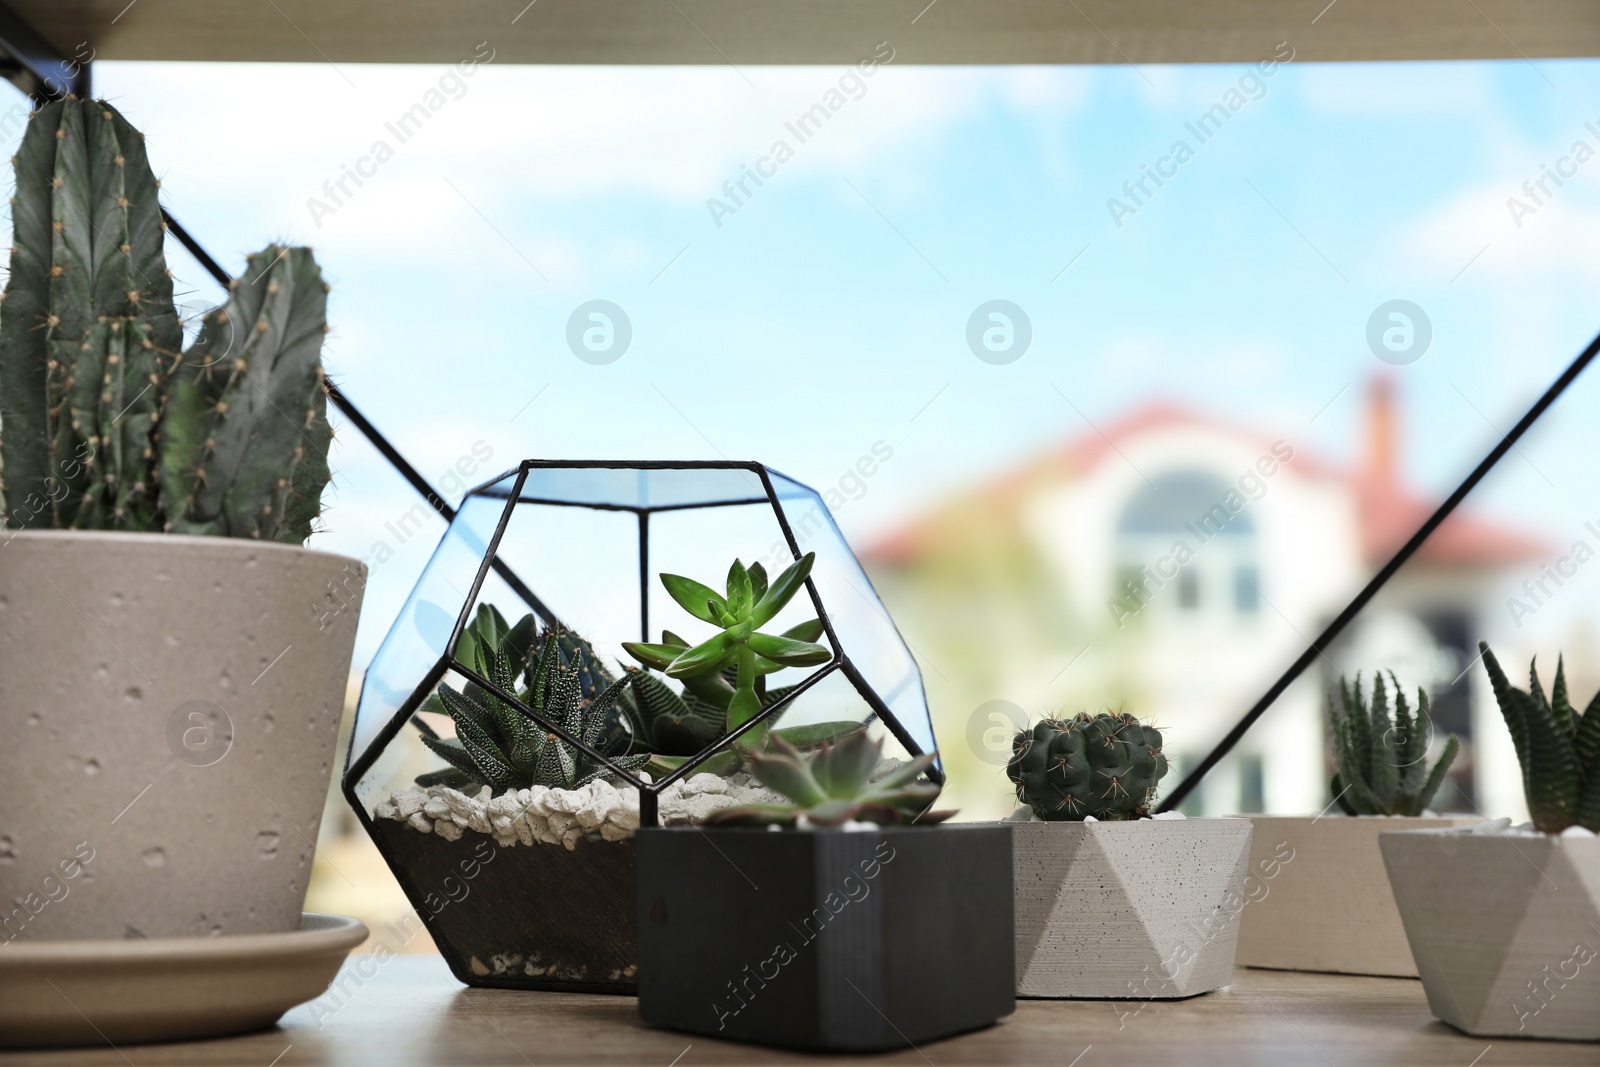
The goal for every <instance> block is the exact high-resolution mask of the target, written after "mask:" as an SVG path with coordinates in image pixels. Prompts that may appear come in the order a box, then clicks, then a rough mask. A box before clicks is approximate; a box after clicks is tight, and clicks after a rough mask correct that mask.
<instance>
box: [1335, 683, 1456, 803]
mask: <svg viewBox="0 0 1600 1067" xmlns="http://www.w3.org/2000/svg"><path fill="white" fill-rule="evenodd" d="M1389 680H1390V682H1392V683H1393V684H1394V712H1393V714H1392V716H1391V714H1390V710H1389V693H1388V689H1387V687H1386V686H1385V685H1384V684H1383V672H1382V671H1379V672H1377V673H1376V674H1375V675H1373V679H1372V702H1371V703H1370V704H1369V703H1368V702H1367V700H1366V698H1365V696H1364V695H1363V694H1362V692H1361V676H1360V675H1359V674H1358V675H1356V681H1355V685H1354V686H1352V685H1350V684H1349V683H1348V682H1346V681H1345V680H1344V679H1343V678H1341V679H1339V701H1340V702H1339V704H1337V705H1336V704H1334V702H1333V694H1332V693H1330V694H1328V716H1329V725H1330V732H1331V733H1332V734H1333V762H1334V765H1335V766H1337V767H1338V772H1337V773H1336V774H1334V776H1333V786H1332V789H1333V796H1334V799H1335V800H1336V801H1338V803H1339V807H1340V809H1342V810H1343V811H1344V813H1345V814H1346V815H1421V814H1422V813H1423V811H1425V810H1426V809H1427V807H1428V805H1429V804H1430V803H1431V802H1432V801H1433V795H1434V794H1435V793H1437V792H1438V791H1439V786H1441V785H1443V784H1444V776H1445V774H1446V773H1447V772H1448V771H1449V770H1450V764H1451V763H1453V762H1454V761H1455V758H1456V753H1457V752H1459V751H1460V750H1461V742H1460V741H1458V740H1457V739H1456V738H1455V736H1454V735H1451V736H1450V737H1449V738H1447V739H1446V740H1445V743H1444V751H1443V752H1441V753H1440V754H1439V759H1438V761H1437V762H1435V763H1434V765H1433V770H1432V771H1429V770H1428V741H1429V736H1428V735H1429V731H1428V730H1426V729H1424V726H1423V724H1424V723H1426V722H1428V721H1429V719H1428V694H1427V691H1426V690H1424V689H1420V688H1419V689H1418V690H1417V713H1416V715H1415V716H1414V717H1413V716H1412V714H1411V707H1410V705H1409V704H1407V703H1406V695H1405V692H1404V691H1403V690H1402V689H1401V688H1400V680H1399V679H1398V678H1396V677H1395V676H1394V672H1392V671H1391V672H1390V673H1389Z"/></svg>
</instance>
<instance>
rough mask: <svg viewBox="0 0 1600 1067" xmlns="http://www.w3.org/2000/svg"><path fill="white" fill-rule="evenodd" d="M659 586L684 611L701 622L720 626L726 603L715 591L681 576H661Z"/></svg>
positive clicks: (726, 607) (726, 606)
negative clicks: (664, 589)
mask: <svg viewBox="0 0 1600 1067" xmlns="http://www.w3.org/2000/svg"><path fill="white" fill-rule="evenodd" d="M661 584H662V585H663V586H665V587H666V589H667V595H668V596H670V597H672V599H673V600H676V601H677V602H678V606H679V607H681V608H682V609H683V610H684V611H687V612H688V613H689V614H690V615H693V616H694V617H695V618H697V619H699V620H700V621H701V622H709V623H711V624H712V625H713V626H720V625H721V622H720V618H721V616H722V614H723V613H724V612H726V611H727V610H728V602H727V601H726V600H724V599H722V597H720V596H718V595H717V592H716V590H714V589H712V588H711V587H710V586H707V585H701V584H700V583H699V582H697V581H695V580H694V579H693V578H685V577H683V575H681V574H663V575H662V576H661Z"/></svg>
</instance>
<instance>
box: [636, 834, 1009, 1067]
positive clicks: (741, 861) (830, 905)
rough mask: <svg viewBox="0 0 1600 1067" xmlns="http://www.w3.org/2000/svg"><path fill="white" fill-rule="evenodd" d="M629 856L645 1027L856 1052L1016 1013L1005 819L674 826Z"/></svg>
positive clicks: (644, 840) (641, 842)
mask: <svg viewBox="0 0 1600 1067" xmlns="http://www.w3.org/2000/svg"><path fill="white" fill-rule="evenodd" d="M635 847H636V850H637V851H636V870H637V873H638V936H639V976H638V981H639V1015H640V1017H641V1018H643V1020H644V1021H645V1022H646V1023H649V1024H650V1025H652V1026H661V1027H666V1028H668V1029H673V1030H683V1031H687V1032H689V1033H694V1034H707V1035H710V1036H713V1037H721V1038H727V1039H730V1040H734V1041H749V1042H753V1043H756V1044H762V1045H776V1046H779V1047H782V1048H792V1049H803V1050H807V1051H827V1052H868V1051H879V1050H886V1049H894V1048H903V1047H905V1046H908V1045H920V1044H923V1043H924V1042H927V1041H932V1040H935V1039H937V1038H941V1037H948V1036H950V1035H952V1034H958V1033H961V1032H963V1031H966V1030H973V1029H977V1028H978V1027H982V1026H988V1025H990V1024H991V1023H993V1022H995V1021H996V1020H997V1019H999V1018H1000V1017H1001V1016H1004V1015H1009V1014H1010V1013H1011V1012H1012V1011H1013V1010H1014V1009H1015V1007H1016V1000H1015V992H1016V969H1015V962H1014V958H1015V956H1014V954H1015V931H1014V930H1013V927H1012V901H1013V896H1012V870H1011V828H1010V827H1009V826H1006V825H1004V824H988V825H983V824H974V825H970V826H966V825H958V826H927V827H922V826H908V827H886V828H882V829H878V830H873V831H860V832H843V831H838V830H828V831H795V830H784V831H769V830H765V829H749V828H734V827H711V828H698V827H674V828H668V829H647V830H641V831H640V832H639V836H638V838H637V840H636V844H635Z"/></svg>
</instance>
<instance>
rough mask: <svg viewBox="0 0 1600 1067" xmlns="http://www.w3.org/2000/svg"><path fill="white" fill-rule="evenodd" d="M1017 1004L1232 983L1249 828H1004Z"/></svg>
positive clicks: (1178, 992) (1143, 823)
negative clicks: (1009, 857)
mask: <svg viewBox="0 0 1600 1067" xmlns="http://www.w3.org/2000/svg"><path fill="white" fill-rule="evenodd" d="M1012 835H1013V836H1012V854H1013V856H1014V860H1013V863H1014V881H1015V886H1016V894H1017V898H1016V901H1017V902H1016V930H1017V952H1016V956H1017V995H1018V996H1023V997H1105V998H1108V999H1114V1000H1124V999H1134V998H1168V999H1170V998H1176V997H1189V996H1194V995H1195V994H1197V993H1207V992H1210V991H1211V990H1213V989H1217V988H1219V987H1221V986H1224V985H1227V984H1228V982H1230V981H1231V980H1232V978H1233V959H1234V946H1235V943H1236V942H1237V940H1238V935H1239V913H1240V910H1241V909H1242V908H1243V907H1244V900H1245V898H1244V892H1243V882H1244V877H1245V872H1246V864H1247V862H1248V861H1249V858H1250V822H1249V820H1247V819H1170V820H1168V819H1147V820H1139V821H1137V822H1094V823H1081V822H1028V823H1015V824H1013V827H1012Z"/></svg>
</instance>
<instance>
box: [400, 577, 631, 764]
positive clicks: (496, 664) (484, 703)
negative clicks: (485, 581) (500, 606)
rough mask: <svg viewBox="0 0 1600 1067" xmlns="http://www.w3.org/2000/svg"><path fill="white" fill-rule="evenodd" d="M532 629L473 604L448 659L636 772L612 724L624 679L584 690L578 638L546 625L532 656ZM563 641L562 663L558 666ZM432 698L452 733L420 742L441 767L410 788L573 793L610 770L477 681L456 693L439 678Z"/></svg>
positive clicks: (528, 622)
mask: <svg viewBox="0 0 1600 1067" xmlns="http://www.w3.org/2000/svg"><path fill="white" fill-rule="evenodd" d="M485 609H487V610H485ZM532 626H533V622H532V616H529V617H528V618H526V619H524V620H522V622H519V623H518V624H517V625H516V626H514V627H513V626H507V625H506V624H505V619H504V618H503V617H501V616H500V613H499V612H498V611H496V610H494V608H493V607H491V606H488V605H482V606H480V607H479V611H478V615H477V617H476V618H475V619H474V620H473V624H472V626H471V627H469V628H468V629H467V630H464V631H463V633H462V640H461V642H460V643H459V644H458V646H457V656H458V658H460V659H461V660H462V662H463V663H465V664H466V665H467V666H469V667H472V668H473V669H474V670H475V671H477V672H478V673H479V674H481V675H483V677H485V678H486V679H488V680H489V681H491V682H493V683H494V684H495V685H496V686H498V687H499V688H501V689H503V690H505V691H506V692H508V693H515V694H516V696H517V698H518V699H519V700H520V701H521V702H522V703H524V704H526V705H527V706H528V707H529V708H531V709H533V710H534V711H535V712H537V713H538V714H540V715H542V716H543V717H544V719H545V720H546V721H549V722H555V723H559V724H560V725H561V727H562V728H563V729H564V730H566V731H567V732H568V733H569V734H571V735H572V736H574V737H576V738H578V739H580V740H581V741H583V743H584V744H586V745H588V746H589V747H591V748H593V749H594V750H595V751H596V752H599V753H601V754H603V755H605V756H607V757H609V758H610V759H611V760H612V762H613V763H615V764H616V765H617V766H619V767H621V768H623V769H625V770H637V769H639V768H641V767H643V766H644V765H645V763H646V762H647V761H648V760H649V756H648V755H647V754H635V755H629V754H627V749H628V745H629V741H628V734H627V731H626V728H624V727H622V726H621V720H622V715H621V710H620V708H619V706H618V697H619V695H620V694H621V693H622V691H623V689H624V687H625V686H627V684H628V679H627V678H619V679H616V680H615V681H610V682H609V683H607V684H605V686H604V688H603V689H599V690H598V691H596V690H594V689H592V688H591V689H588V690H586V689H585V681H584V673H585V667H586V665H585V664H584V663H583V662H582V661H581V659H580V658H579V656H578V654H577V649H578V648H579V647H580V646H579V644H578V642H581V639H576V640H575V638H574V635H571V634H568V633H566V632H564V631H562V630H559V629H548V630H546V631H545V633H544V636H543V639H542V641H541V643H540V647H539V654H538V656H537V658H531V659H530V658H529V657H530V650H531V648H532V637H531V634H532ZM524 638H527V641H526V643H525V644H524V643H523V642H524ZM563 643H565V645H566V649H567V650H569V652H570V653H571V659H567V660H564V658H563ZM581 647H582V648H587V647H588V646H587V645H586V644H583V645H582V646H581ZM590 656H591V657H592V652H591V653H590ZM519 657H520V660H521V662H523V663H525V664H526V665H525V667H524V670H525V675H526V676H525V682H526V685H525V687H524V688H522V689H520V690H519V689H518V688H517V667H518V665H519ZM593 662H595V663H597V662H598V661H597V660H596V661H593ZM590 684H591V685H593V684H595V681H593V680H591V682H590ZM434 695H435V696H436V697H437V698H438V704H437V705H434V706H435V707H437V708H440V709H442V710H443V711H444V712H445V713H447V714H448V715H449V716H450V718H451V720H452V721H454V723H455V726H456V736H455V737H453V738H437V737H428V736H426V735H424V736H423V738H422V743H423V744H425V745H426V746H427V747H428V748H429V749H431V750H432V751H433V752H434V753H435V754H437V755H438V756H440V757H441V758H443V759H444V760H445V762H447V763H449V764H450V768H449V769H447V770H443V771H433V772H430V773H428V774H423V775H420V776H418V778H417V784H418V785H424V786H426V785H435V784H445V785H453V786H457V787H473V786H482V785H487V786H489V787H490V788H491V789H492V790H493V791H494V792H495V793H496V794H499V793H503V792H505V791H507V790H511V789H528V788H531V787H532V786H535V785H542V786H548V787H550V788H552V789H577V788H580V787H582V786H584V785H587V784H588V783H589V782H591V781H593V780H594V779H596V778H600V777H602V776H604V775H607V774H611V773H612V771H611V769H610V768H609V767H608V766H607V765H606V764H604V763H602V762H600V761H599V760H596V759H594V758H593V757H592V756H590V755H589V754H588V753H586V752H584V751H583V750H582V749H580V748H578V747H577V746H576V745H573V744H572V743H571V742H569V741H566V740H564V739H562V738H561V737H560V736H558V735H557V734H556V733H554V732H553V731H547V730H546V729H545V728H544V727H543V726H541V725H540V724H539V722H538V721H537V720H535V719H534V718H533V717H532V716H529V715H527V714H525V713H524V712H523V711H522V710H521V709H520V708H518V707H517V706H516V705H514V704H512V703H510V702H509V701H506V700H503V699H501V698H500V697H498V696H496V695H495V694H494V693H492V692H490V691H488V690H486V689H483V688H481V687H479V686H477V685H474V684H471V683H468V684H467V685H465V686H464V687H463V688H462V690H461V691H460V692H457V691H456V690H454V689H452V688H451V687H450V686H449V685H448V684H445V683H442V682H441V683H440V685H439V688H438V690H437V691H436V692H435V694H434Z"/></svg>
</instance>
